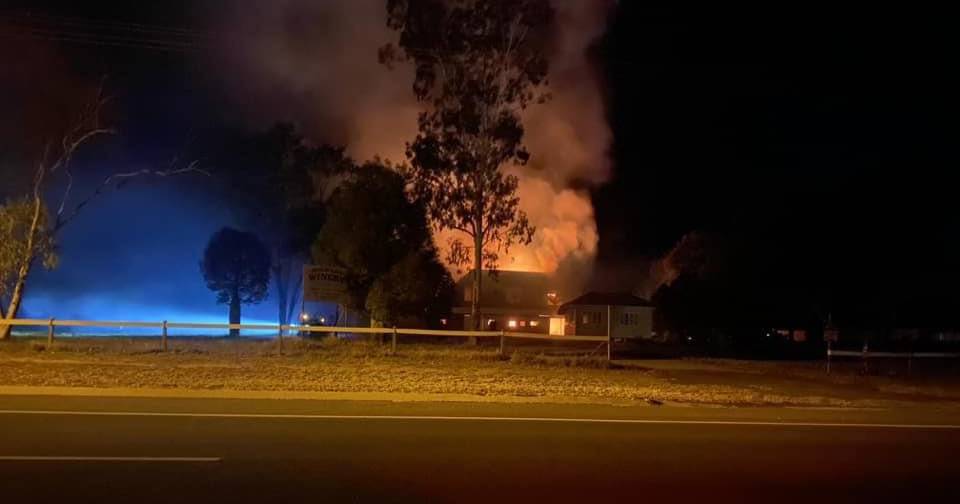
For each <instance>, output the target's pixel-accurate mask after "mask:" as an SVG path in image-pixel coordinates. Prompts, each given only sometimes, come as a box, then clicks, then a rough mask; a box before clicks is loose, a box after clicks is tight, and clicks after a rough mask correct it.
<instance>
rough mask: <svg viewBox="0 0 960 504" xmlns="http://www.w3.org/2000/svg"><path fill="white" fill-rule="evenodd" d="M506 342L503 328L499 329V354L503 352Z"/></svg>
mask: <svg viewBox="0 0 960 504" xmlns="http://www.w3.org/2000/svg"><path fill="white" fill-rule="evenodd" d="M506 343H507V337H506V334H504V332H503V329H500V350H499V353H500V355H503V354H504V353H503V352H504V350H505V349H506Z"/></svg>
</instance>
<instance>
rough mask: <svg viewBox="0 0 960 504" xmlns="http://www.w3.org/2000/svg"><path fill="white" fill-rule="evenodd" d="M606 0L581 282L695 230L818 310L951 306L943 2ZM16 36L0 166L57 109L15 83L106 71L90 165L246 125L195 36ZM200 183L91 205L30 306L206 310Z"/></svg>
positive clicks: (193, 19) (215, 219) (62, 10)
mask: <svg viewBox="0 0 960 504" xmlns="http://www.w3.org/2000/svg"><path fill="white" fill-rule="evenodd" d="M221 3H222V2H196V3H194V2H176V1H170V2H156V3H155V4H154V5H153V6H145V5H142V3H140V2H138V3H136V5H135V6H134V5H128V6H127V7H122V8H117V7H116V6H113V5H111V4H112V3H107V2H83V6H82V7H79V6H76V5H73V4H78V2H61V4H62V5H58V4H57V3H55V2H29V4H30V5H32V6H33V11H34V12H40V13H43V14H44V15H47V14H53V15H64V16H82V17H84V18H95V19H101V20H118V21H122V22H128V23H146V24H150V25H154V26H157V25H159V26H172V27H177V28H178V29H184V30H202V29H203V26H202V24H201V23H202V22H203V21H202V20H208V19H209V18H210V17H211V16H213V15H215V13H216V12H217V9H218V8H219V5H220V4H221ZM131 4H133V3H131ZM190 4H193V5H190ZM620 4H621V5H619V7H618V8H617V10H616V12H615V14H614V15H613V17H612V19H611V22H610V26H609V31H608V33H607V34H606V36H604V37H603V38H602V39H601V40H600V41H599V42H598V43H597V44H595V45H594V47H592V49H591V57H592V59H593V62H594V63H595V65H596V68H597V69H598V72H600V74H601V75H602V76H603V80H604V85H605V88H606V99H607V103H608V119H609V123H610V125H611V128H612V131H613V136H614V145H613V146H612V147H611V156H612V166H613V174H612V177H611V179H610V180H609V181H608V182H607V183H606V184H604V185H602V186H600V187H593V186H591V187H592V188H591V195H592V199H593V203H594V207H595V209H596V217H597V227H598V230H599V237H600V239H599V249H598V256H597V257H598V258H597V273H596V277H595V279H594V283H595V284H597V285H599V286H603V287H610V288H630V287H631V285H624V283H637V282H639V281H640V279H638V278H637V277H636V276H635V273H636V269H637V268H636V267H634V266H635V265H636V264H646V263H647V262H648V261H649V260H651V259H653V258H656V257H658V256H660V255H662V254H664V253H665V252H667V251H668V250H669V249H670V248H671V247H672V246H673V245H674V244H675V243H676V242H677V240H679V239H680V237H682V236H683V235H684V234H686V233H688V232H691V231H694V230H701V231H710V232H717V233H720V234H722V235H723V236H725V237H727V238H729V239H730V240H732V241H736V242H737V244H738V246H739V247H742V248H743V249H746V250H749V251H750V254H749V255H750V257H755V258H760V259H759V260H758V261H757V262H756V263H755V264H754V265H753V266H755V267H756V271H752V272H751V273H750V274H751V275H754V276H766V277H768V278H769V282H770V285H769V287H770V288H773V289H781V290H789V291H791V292H795V293H800V294H798V295H799V296H801V297H803V296H806V297H816V298H817V300H818V302H822V304H831V303H832V304H843V303H847V304H848V305H849V303H850V301H849V300H851V299H859V300H870V302H874V303H878V302H881V301H882V300H883V299H884V298H897V299H901V298H903V299H905V298H918V297H926V296H939V297H940V298H942V299H951V300H952V299H953V296H954V295H953V293H952V292H950V291H951V290H952V286H953V285H955V283H956V280H957V279H958V277H960V264H958V260H957V258H958V257H960V256H958V254H957V253H958V252H960V250H958V249H960V242H958V240H957V236H958V233H960V222H958V219H957V215H958V212H957V210H956V209H955V206H956V204H955V198H954V196H953V194H954V193H955V191H956V189H955V187H956V186H955V184H954V183H953V180H954V179H955V177H953V176H952V175H953V173H954V170H956V169H957V166H958V157H960V156H958V153H957V150H956V148H955V146H956V141H955V138H956V133H957V126H956V125H957V121H956V117H957V112H958V98H957V89H960V87H958V79H957V72H956V56H955V51H956V48H957V47H958V45H957V42H958V40H957V37H958V36H957V32H956V30H955V29H954V28H953V27H952V26H950V23H949V22H950V20H951V18H950V17H949V16H947V15H945V14H942V13H941V14H938V13H936V12H924V13H922V14H911V13H910V12H904V11H902V10H896V11H895V10H886V11H884V10H878V9H880V8H878V7H875V6H874V7H873V8H872V10H856V11H853V10H851V11H842V10H837V8H835V7H832V8H814V7H807V8H805V9H790V10H787V9H783V10H772V9H773V8H772V7H770V8H768V9H770V10H759V11H758V10H755V9H750V10H738V9H734V8H730V7H727V6H724V7H722V8H721V7H720V6H715V7H709V8H704V7H700V6H698V7H697V8H696V9H694V8H679V7H675V8H667V7H658V8H651V7H645V6H644V5H646V4H647V3H646V2H632V1H630V2H620ZM188 6H189V7H188ZM705 9H706V10H705ZM201 33H202V32H201ZM28 42H29V44H30V46H31V47H34V46H38V47H39V49H31V51H34V50H35V51H37V52H36V53H33V52H31V53H30V54H38V55H41V56H37V57H36V58H34V60H33V61H30V62H28V61H26V56H25V54H26V53H24V52H23V51H20V50H12V48H14V47H18V48H19V47H21V46H20V45H19V44H24V43H25V42H24V41H23V40H13V39H10V38H6V39H4V40H3V44H4V45H5V49H4V50H3V51H2V52H0V57H2V58H3V66H4V67H5V68H13V66H15V65H16V66H18V67H20V66H22V67H23V68H24V69H23V70H21V71H20V73H19V75H20V79H21V80H19V81H18V80H17V79H13V81H12V82H7V83H4V84H0V86H7V87H11V89H3V91H4V93H3V97H2V98H0V100H2V101H0V103H2V104H3V107H2V108H4V109H7V110H13V111H14V113H13V114H12V115H8V114H3V117H2V119H0V121H3V123H4V124H2V125H0V132H2V133H3V134H4V139H3V141H4V143H5V144H6V145H4V147H5V148H6V150H7V151H8V152H12V153H14V154H11V155H9V156H8V158H7V159H16V153H17V152H18V151H19V150H20V149H21V147H22V146H23V145H27V144H29V139H30V138H31V137H30V135H29V134H25V135H24V134H23V133H30V132H31V131H32V130H31V129H30V128H21V127H20V126H21V125H23V124H31V125H33V124H34V123H36V122H38V121H36V120H35V119H36V114H32V113H31V114H32V115H33V118H28V117H27V115H25V114H26V106H27V105H34V104H40V106H41V108H43V107H48V106H49V107H52V108H53V109H54V111H53V112H49V113H50V114H54V115H55V114H56V107H55V106H53V105H51V103H54V102H56V100H48V99H45V98H49V97H51V96H63V93H65V91H63V90H62V89H61V88H60V87H58V86H56V85H52V84H50V85H43V86H32V85H23V80H22V79H23V78H24V76H26V77H28V79H27V82H32V80H33V79H35V78H37V77H38V76H44V77H50V76H53V77H54V80H55V81H57V82H61V83H70V82H74V81H76V82H85V83H89V82H90V81H91V79H92V80H93V81H95V80H96V78H97V77H98V76H100V75H108V76H109V81H108V82H109V87H110V89H111V91H112V92H113V94H114V95H115V96H116V108H115V113H116V114H117V120H118V122H119V125H120V129H121V131H122V135H120V136H118V137H117V138H114V139H111V140H110V141H108V142H104V143H103V144H101V145H98V146H97V147H95V148H93V149H90V150H89V151H87V152H86V153H85V155H84V157H83V158H82V159H79V160H78V163H80V165H81V166H90V167H91V168H90V170H93V171H98V172H100V173H109V172H110V171H115V170H116V169H117V168H118V167H122V166H133V165H142V164H150V163H153V164H162V163H166V162H168V161H169V159H170V158H171V156H173V155H174V154H176V153H177V152H178V150H181V149H182V148H183V145H184V143H185V142H187V141H188V140H190V138H191V137H192V136H197V135H200V136H202V134H203V133H204V132H209V131H213V130H216V129H217V128H221V127H223V126H225V125H235V124H236V123H237V122H238V121H241V122H242V121H246V120H248V118H246V117H241V116H240V115H239V114H237V113H236V111H235V110H233V108H232V104H231V103H230V102H229V101H228V100H226V99H225V98H224V97H223V95H224V89H223V87H222V86H223V82H222V80H221V79H218V78H214V76H212V75H211V68H210V67H209V60H208V59H207V58H206V57H204V55H203V50H202V48H201V49H197V50H194V49H190V50H185V51H178V52H161V51H154V50H147V49H142V48H133V47H101V46H90V45H83V44H77V43H70V42H64V41H60V42H54V41H49V40H29V41H28ZM44 46H47V47H46V48H44ZM371 57H374V55H371ZM28 63H29V64H28ZM242 84H243V83H237V85H242ZM66 87H68V88H69V87H71V86H66ZM44 114H47V112H44ZM282 119H284V117H276V118H275V120H282ZM39 123H40V126H38V128H40V129H42V121H39ZM247 125H249V124H247ZM267 126H269V124H260V125H257V127H262V128H265V127H267ZM32 127H33V126H31V128H32ZM195 132H196V133H195ZM23 137H26V138H27V140H25V141H22V139H23ZM8 139H10V140H8ZM318 140H320V141H324V140H327V139H318ZM331 141H332V140H331ZM3 168H4V170H10V168H9V164H8V166H4V167H3ZM203 186H204V182H202V181H200V182H198V181H196V180H183V179H181V180H172V181H151V182H146V181H143V182H140V181H138V182H136V183H135V184H133V185H132V187H128V188H125V189H123V190H120V191H118V192H116V193H113V194H111V195H109V196H107V197H104V198H102V199H100V200H98V201H97V202H96V203H95V204H94V205H93V206H91V207H90V208H89V209H88V211H87V212H86V213H85V214H84V215H83V216H82V217H81V218H80V220H78V221H77V222H76V223H75V225H74V226H73V227H71V228H69V229H68V230H67V232H66V234H65V235H63V236H62V237H61V246H62V260H61V267H60V268H59V269H57V270H56V271H54V272H50V273H44V274H41V275H38V276H37V277H36V278H35V281H34V282H33V283H32V284H31V286H30V291H29V297H28V303H27V306H26V310H27V313H28V314H36V315H41V316H42V315H46V314H47V313H53V312H56V313H57V314H59V316H61V317H66V316H78V317H87V318H91V317H96V318H135V319H136V318H151V319H156V318H158V317H161V316H162V317H164V318H171V319H172V318H176V317H182V316H186V315H188V314H189V315H190V316H191V317H192V318H197V317H204V318H207V317H214V316H221V312H223V311H225V309H224V308H223V307H218V306H216V305H215V303H214V295H213V294H212V293H210V292H209V291H207V290H206V288H205V286H204V285H203V281H202V279H201V276H200V274H199V270H198V265H197V262H198V260H199V257H200V254H201V252H202V249H203V246H204V245H205V243H206V240H207V238H208V237H209V235H210V233H211V232H212V231H214V230H215V229H217V228H219V227H220V226H223V225H227V224H231V223H233V218H234V217H233V215H232V213H231V211H230V209H229V208H227V207H226V206H225V204H224V203H223V202H220V201H218V200H217V199H216V198H214V197H212V196H210V195H209V194H208V192H206V191H205V190H204V187H203ZM751 267H752V266H751ZM641 269H642V268H641ZM621 271H631V274H630V275H620V274H618V272H621ZM614 278H615V279H617V280H613V279H614ZM838 299H840V300H839V301H838ZM865 302H866V301H865ZM158 308H160V309H161V311H158ZM131 310H140V311H131ZM121 313H122V314H123V315H122V317H121V315H120V314H121ZM273 318H274V308H273V306H272V305H271V304H264V305H261V306H258V307H250V308H249V309H246V311H245V319H266V320H271V319H273Z"/></svg>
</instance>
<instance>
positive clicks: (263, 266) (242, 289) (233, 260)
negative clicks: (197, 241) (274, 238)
mask: <svg viewBox="0 0 960 504" xmlns="http://www.w3.org/2000/svg"><path fill="white" fill-rule="evenodd" d="M200 269H201V271H202V272H203V278H204V280H206V282H207V288H208V289H210V290H212V291H214V292H216V293H217V302H218V303H221V304H229V305H230V323H231V324H239V323H240V305H241V304H254V303H259V302H261V301H263V300H264V299H266V297H267V286H268V285H269V283H270V251H269V250H268V249H267V247H266V245H264V244H263V242H262V241H260V239H259V238H257V236H256V235H254V234H252V233H245V232H242V231H237V230H236V229H232V228H229V227H225V228H223V229H221V230H219V231H217V232H216V233H214V234H213V236H211V237H210V242H209V243H207V248H206V250H204V252H203V261H201V262H200ZM239 335H240V330H239V329H230V336H239Z"/></svg>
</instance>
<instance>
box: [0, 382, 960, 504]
mask: <svg viewBox="0 0 960 504" xmlns="http://www.w3.org/2000/svg"><path fill="white" fill-rule="evenodd" d="M0 410H2V411H0V496H2V499H3V502H71V503H76V502H98V503H99V502H125V503H137V502H269V503H271V504H273V503H279V502H343V501H354V502H356V501H359V502H438V501H441V502H442V501H446V502H480V501H486V502H513V501H525V502H640V501H661V502H686V501H694V500H696V501H700V502H746V501H751V502H816V501H819V502H833V501H843V502H890V501H894V500H900V501H901V502H956V499H957V497H958V496H960V427H945V426H944V425H943V424H945V423H947V421H946V420H945V419H944V418H942V417H940V416H937V415H936V414H934V415H932V416H931V415H930V414H923V415H921V414H919V413H916V412H914V413H903V412H835V411H804V410H782V409H769V410H763V409H757V410H745V409H741V410H726V409H696V408H653V407H650V408H612V407H597V406H550V405H482V404H449V403H447V404H437V403H419V404H398V403H372V402H353V403H352V402H344V401H339V402H318V401H268V400H213V399H210V400H206V399H204V400H200V399H190V400H184V399H180V400H178V399H144V398H140V399H125V398H78V397H17V396H0ZM384 415H387V416H384ZM571 420H575V421H571ZM598 420H600V421H598ZM924 420H926V421H927V422H926V423H924ZM865 424H866V425H865ZM877 424H884V425H883V426H876V425H877ZM931 424H939V425H931ZM909 425H914V426H913V427H910V426H909Z"/></svg>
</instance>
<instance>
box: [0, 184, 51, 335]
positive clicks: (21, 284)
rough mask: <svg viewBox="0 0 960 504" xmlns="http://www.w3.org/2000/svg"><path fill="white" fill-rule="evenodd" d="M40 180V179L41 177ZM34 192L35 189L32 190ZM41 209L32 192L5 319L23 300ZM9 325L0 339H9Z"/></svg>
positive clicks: (0, 329)
mask: <svg viewBox="0 0 960 504" xmlns="http://www.w3.org/2000/svg"><path fill="white" fill-rule="evenodd" d="M41 180H42V179H41ZM34 192H35V193H36V191H34ZM42 209H43V201H42V200H41V199H40V198H39V196H37V195H36V194H34V198H33V219H32V220H31V221H30V231H29V233H28V234H27V246H26V249H24V251H23V257H21V259H20V269H19V271H17V282H16V283H15V284H14V286H13V294H12V295H11V296H10V305H9V306H8V307H7V313H6V317H5V318H6V319H8V320H10V319H15V318H17V314H18V313H19V312H20V304H21V302H22V301H23V290H24V289H25V288H26V284H27V276H29V275H30V267H31V266H32V265H33V249H34V246H35V243H36V239H37V232H38V231H39V228H40V215H41V213H42ZM10 332H11V326H9V325H5V326H2V327H0V340H7V339H10Z"/></svg>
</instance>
